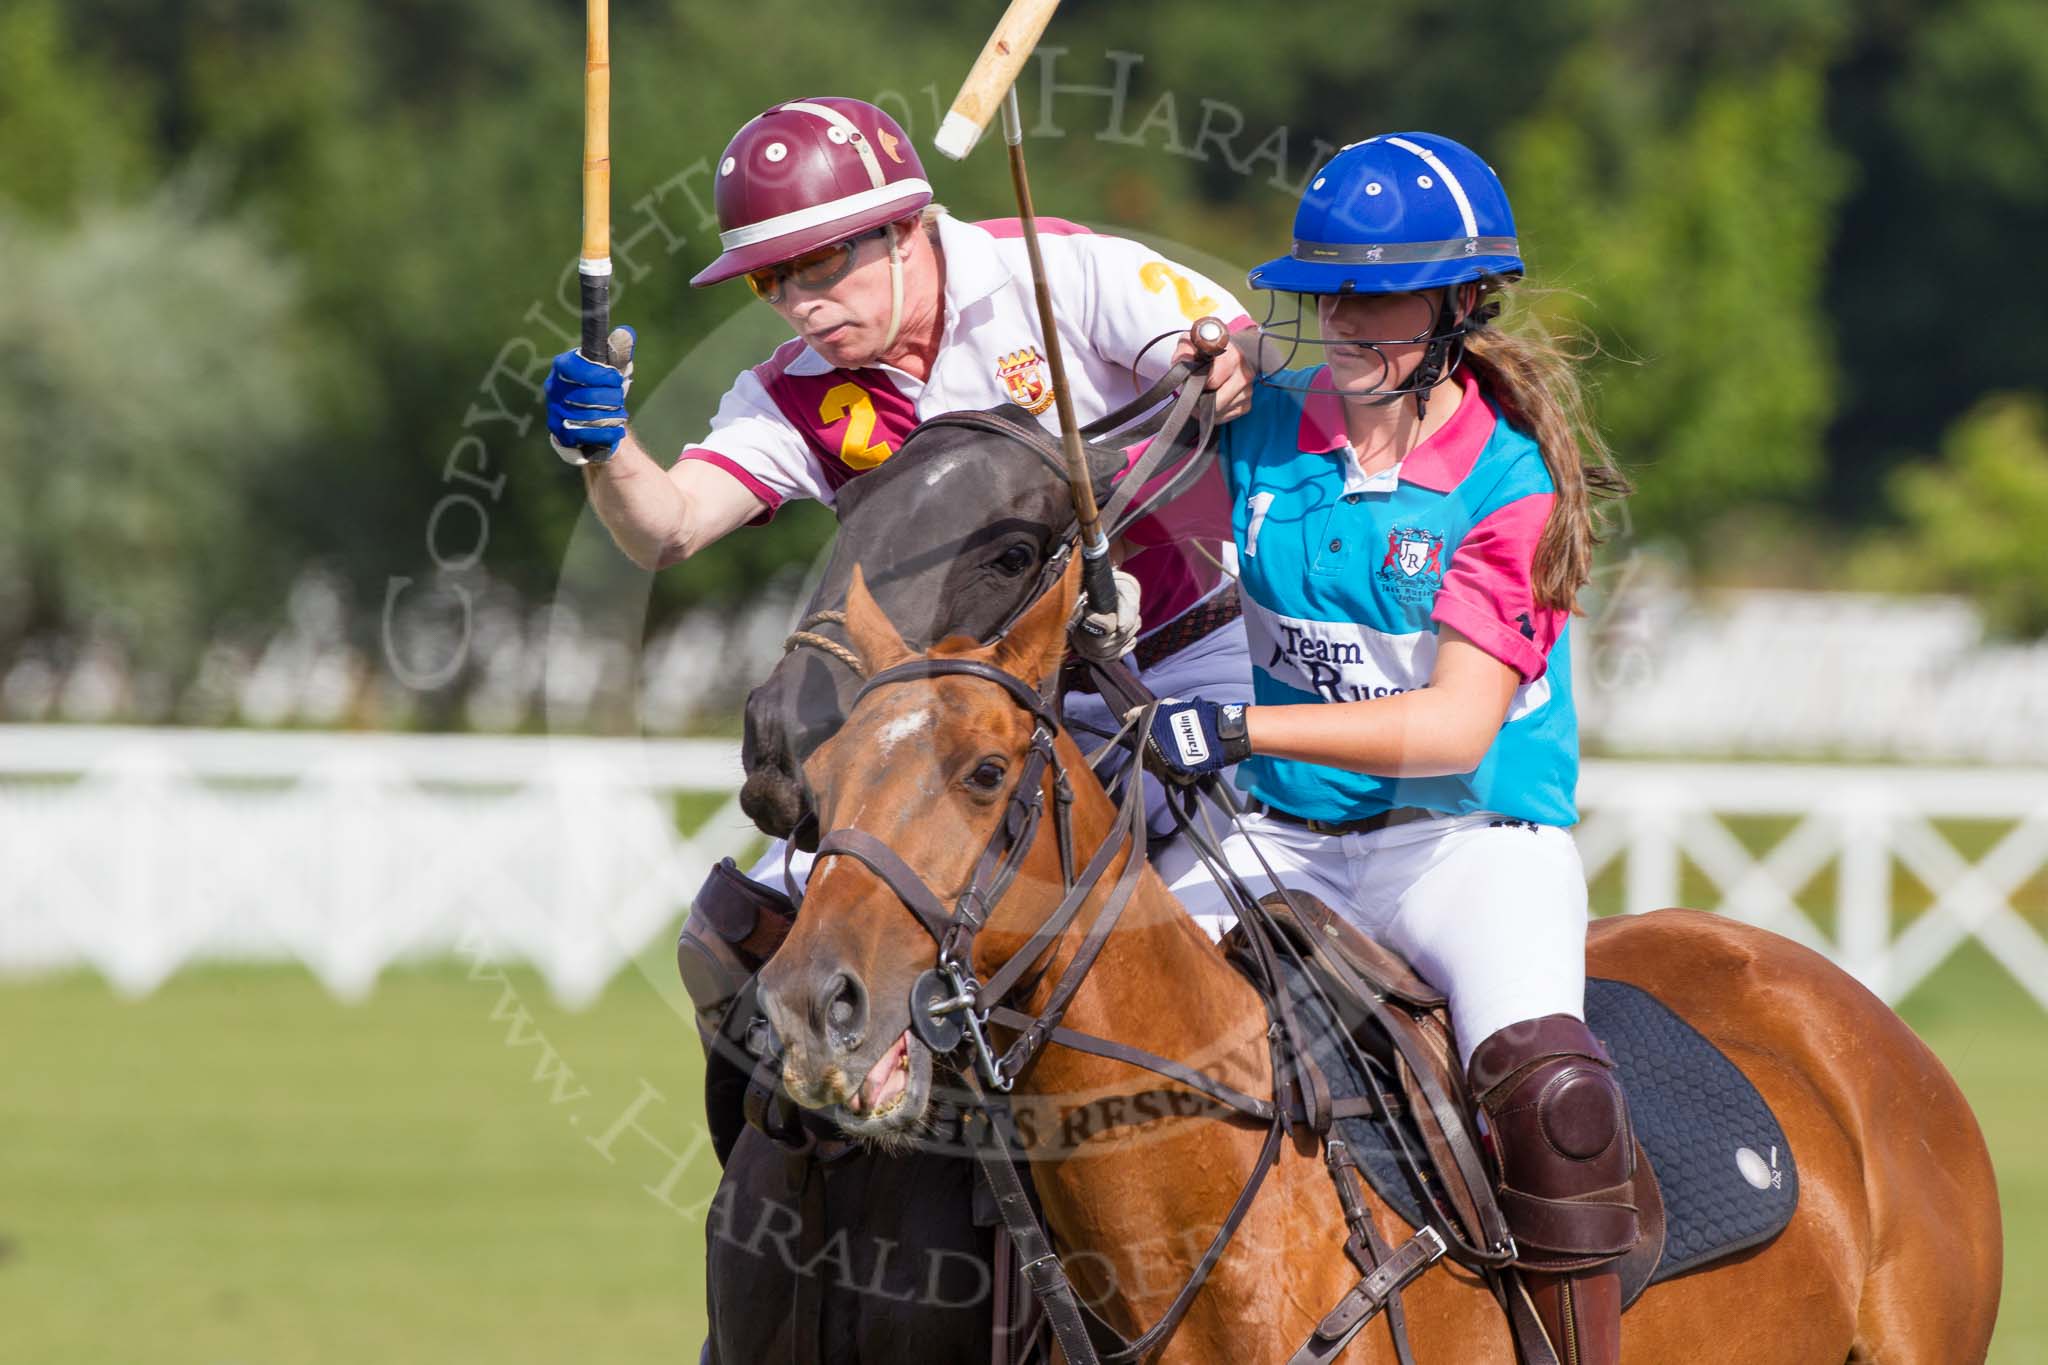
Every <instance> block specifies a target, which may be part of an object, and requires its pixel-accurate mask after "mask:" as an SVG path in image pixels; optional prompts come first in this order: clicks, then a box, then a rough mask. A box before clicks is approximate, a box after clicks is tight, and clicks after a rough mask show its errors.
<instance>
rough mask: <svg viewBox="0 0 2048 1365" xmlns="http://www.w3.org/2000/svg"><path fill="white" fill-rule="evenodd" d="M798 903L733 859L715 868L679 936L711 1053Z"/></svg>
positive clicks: (679, 958) (682, 966)
mask: <svg viewBox="0 0 2048 1365" xmlns="http://www.w3.org/2000/svg"><path fill="white" fill-rule="evenodd" d="M795 919H796V906H795V904H794V903H793V902H791V900H790V899H789V897H787V896H785V895H783V894H782V893H781V892H780V891H777V890H776V889H775V888H773V887H771V886H764V885H762V884H761V883H760V882H757V881H754V880H752V879H751V878H749V877H748V876H747V875H746V874H745V873H743V872H741V871H740V870H739V868H738V866H737V865H735V864H734V862H733V860H732V859H730V858H726V859H723V860H721V861H720V862H719V863H718V864H717V865H716V866H714V867H713V868H712V869H711V871H710V873H709V874H707V875H706V876H705V878H704V885H703V886H702V887H701V888H699V889H698V892H697V898H696V900H695V901H693V902H692V903H691V905H690V914H689V918H687V919H686V920H684V921H683V928H682V932H681V933H680V934H678V935H677V936H676V972H677V973H678V974H679V975H680V976H681V977H682V979H683V988H684V989H685V990H686V991H688V992H689V994H690V1003H691V1004H692V1005H694V1006H695V1007H696V1010H697V1037H698V1041H700V1042H701V1043H703V1044H704V1049H705V1051H706V1052H707V1053H708V1052H710V1051H711V1047H712V1039H713V1037H714V1036H716V1034H717V1033H718V1030H719V1028H720V1026H721V1025H722V1024H723V1022H724V1020H725V1013H726V1010H727V1008H728V1007H730V1006H731V1004H732V1002H733V998H734V997H735V996H737V995H738V994H739V993H740V990H741V988H742V987H744V986H745V985H746V984H747V981H748V980H749V979H750V978H751V977H752V976H753V975H754V973H755V972H758V971H760V970H761V965H762V964H763V963H765V962H766V961H767V960H768V959H769V958H770V957H772V956H774V954H775V950H776V949H777V948H778V947H780V946H781V944H782V940H783V938H784V937H785V936H787V935H788V933H789V926H790V924H791V923H792V922H793V921H794V920H795Z"/></svg>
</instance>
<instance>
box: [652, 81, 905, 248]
mask: <svg viewBox="0 0 2048 1365" xmlns="http://www.w3.org/2000/svg"><path fill="white" fill-rule="evenodd" d="M714 183H715V185H716V189H715V191H714V193H713V199H714V202H715V203H716V204H717V207H718V227H719V232H718V242H719V245H720V246H721V247H722V248H724V250H723V252H722V254H721V255H720V256H719V257H718V259H717V260H715V261H713V262H712V263H711V264H710V265H708V266H706V267H704V269H702V270H700V271H698V272H697V274H696V276H695V277H694V278H692V279H691V281H690V283H691V284H693V285H700V286H701V285H707V284H717V283H718V282H719V281H720V280H729V279H732V278H734V277H735V276H738V275H744V274H746V273H747V272H748V271H749V270H759V269H761V267H763V266H769V265H776V264H779V263H781V262H783V261H787V260H792V259H794V258H795V257H798V256H801V255H803V254H804V253H805V252H806V251H815V250H816V249H817V248H819V247H821V246H830V245H831V244H832V243H834V242H843V241H845V240H846V239H847V238H849V237H858V236H860V235H861V234H862V233H864V232H868V231H870V230H872V229H874V228H878V227H881V226H882V225H883V224H885V223H893V222H895V221H896V220H897V219H899V218H904V217H907V216H909V215H910V214H913V213H915V212H917V211H918V210H919V209H921V208H923V207H924V206H925V205H926V204H929V203H930V202H931V201H932V187H931V185H930V183H929V182H927V181H926V180H925V176H924V164H923V163H922V162H920V161H919V160H918V159H917V150H916V149H915V148H914V147H912V146H911V145H910V135H909V134H907V133H905V132H904V131H903V128H902V126H901V125H900V124H898V123H897V122H896V120H895V119H893V118H890V117H889V116H888V115H887V114H885V113H883V112H882V111H881V110H880V109H877V108H876V107H875V106H874V105H872V104H867V103H864V102H862V101H860V100H853V99H845V98H843V97H840V96H837V95H824V96H819V97H817V98H814V99H801V100H792V101H790V102H789V103H787V104H778V105H776V106H775V107H773V108H772V109H769V110H767V111H766V112H764V113H761V114H758V115H756V116H755V117H754V118H753V119H752V120H751V121H749V122H748V124H747V125H746V127H744V128H742V129H740V130H739V132H737V133H735V134H733V139H732V141H731V142H729V143H727V144H726V148H725V155H724V156H723V157H721V158H719V162H718V173H717V176H716V177H715V181H714Z"/></svg>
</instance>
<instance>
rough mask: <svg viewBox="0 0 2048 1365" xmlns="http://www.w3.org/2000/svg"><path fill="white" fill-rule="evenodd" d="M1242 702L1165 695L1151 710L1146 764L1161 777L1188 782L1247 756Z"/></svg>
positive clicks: (1249, 750) (1249, 749) (1248, 743)
mask: <svg viewBox="0 0 2048 1365" xmlns="http://www.w3.org/2000/svg"><path fill="white" fill-rule="evenodd" d="M1244 712H1245V703H1244V702H1241V701H1232V702H1214V701H1204V700H1202V699H1201V698H1200V697H1196V698H1195V699H1193V700H1192V701H1180V700H1177V699H1173V698H1168V699H1167V700H1165V701H1162V702H1160V703H1159V709H1158V710H1157V711H1155V712H1154V713H1153V714H1152V733H1151V735H1150V736H1148V738H1147V743H1146V745H1145V757H1146V766H1148V767H1150V768H1151V769H1152V770H1153V771H1154V772H1156V773H1158V774H1159V775H1160V776H1161V777H1164V778H1167V779H1169V780H1171V781H1174V782H1180V783H1188V782H1193V781H1194V780H1195V779H1196V778H1198V777H1201V776H1202V775H1203V774H1205V773H1214V772H1221V771H1222V770H1223V769H1225V768H1228V767H1229V766H1230V765H1231V764H1233V763H1238V762H1242V761H1243V760H1244V759H1247V758H1250V757H1251V756H1252V742H1251V738H1250V736H1249V735H1248V734H1247V732H1246V728H1245V720H1244Z"/></svg>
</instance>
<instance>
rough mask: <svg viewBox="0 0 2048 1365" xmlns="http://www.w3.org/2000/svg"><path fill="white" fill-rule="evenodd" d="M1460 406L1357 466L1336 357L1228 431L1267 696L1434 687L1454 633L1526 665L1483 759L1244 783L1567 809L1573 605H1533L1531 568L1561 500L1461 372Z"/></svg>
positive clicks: (1567, 816) (1294, 810)
mask: <svg viewBox="0 0 2048 1365" xmlns="http://www.w3.org/2000/svg"><path fill="white" fill-rule="evenodd" d="M1458 382H1459V383H1460V384H1462V385H1463V390H1464V392H1463V398H1462V401H1461V402H1460V403H1459V406H1458V411H1457V412H1456V414H1454V415H1453V416H1452V418H1451V420H1450V421H1449V422H1447V423H1445V424H1444V426H1443V427H1442V428H1441V429H1439V430H1438V431H1437V432H1436V433H1435V434H1434V435H1432V436H1431V437H1430V438H1429V439H1428V440H1427V441H1425V442H1424V443H1423V444H1422V445H1420V446H1418V447H1416V448H1415V449H1414V450H1413V451H1411V452H1409V454H1408V456H1407V457H1406V458H1405V459H1404V460H1403V461H1402V462H1401V463H1400V464H1399V465H1398V466H1397V467H1396V468H1394V469H1391V470H1386V471H1382V472H1381V473H1380V474H1378V475H1373V476H1367V475H1365V474H1363V473H1361V472H1360V470H1359V468H1358V464H1357V459H1356V456H1355V455H1354V454H1353V452H1352V450H1351V445H1350V442H1349V440H1348V439H1347V437H1346V435H1345V431H1344V413H1343V400H1342V399H1341V398H1339V397H1338V395H1337V394H1336V393H1335V392H1334V391H1333V390H1332V387H1331V382H1330V376H1329V370H1328V368H1327V367H1325V366H1317V367H1315V368H1313V369H1307V370H1289V371H1283V372H1282V373H1281V374H1279V375H1276V376H1274V377H1273V379H1272V380H1271V381H1269V382H1268V383H1267V384H1264V385H1261V386H1260V387H1259V388H1258V389H1257V390H1256V396H1255V401H1254V403H1253V406H1252V410H1251V411H1250V412H1249V413H1247V414H1245V415H1244V416H1243V417H1240V418H1239V419H1237V420H1236V421H1235V422H1232V423H1231V424H1230V425H1229V426H1227V427H1226V428H1224V434H1223V441H1222V444H1221V447H1220V451H1221V460H1222V464H1223V468H1224V472H1225V475H1226V477H1227V479H1228V481H1229V487H1230V496H1231V499H1232V502H1233V504H1234V506H1233V512H1232V530H1233V532H1234V534H1235V537H1236V541H1237V549H1238V563H1239V569H1240V574H1241V577H1240V587H1241V590H1242V593H1243V597H1244V614H1245V625H1246V629H1247V631H1248V633H1249V637H1250V642H1251V659H1252V681H1253V694H1254V696H1255V698H1256V699H1257V700H1258V701H1259V702H1260V703H1262V704H1271V705H1286V704H1293V703H1302V702H1341V701H1367V700H1371V699H1374V698H1378V697H1387V696H1393V695H1395V694H1397V693H1401V692H1407V691H1411V690H1413V689H1415V688H1418V687H1422V686H1425V685H1426V684H1427V683H1428V682H1429V678H1430V674H1431V671H1432V670H1433V669H1434V667H1435V664H1436V650H1437V637H1438V631H1439V629H1440V627H1442V626H1446V625H1447V626H1450V627H1452V628H1453V629H1455V630H1457V631H1458V632H1459V633H1460V634H1462V635H1464V636H1465V637H1466V638H1468V639H1470V640H1471V641H1472V642H1473V643H1474V644H1476V645H1477V646H1478V647H1479V648H1481V649H1483V650H1485V651H1486V652H1487V653H1488V654H1491V655H1492V656H1493V657H1494V658H1496V659H1499V660H1500V661H1501V662H1502V663H1504V664H1506V665H1508V666H1509V667H1510V668H1512V669H1514V670H1515V672H1516V674H1517V675H1518V676H1519V677H1520V678H1521V680H1522V681H1521V686H1520V687H1519V688H1517V689H1516V692H1515V695H1514V700H1513V703H1512V704H1511V705H1510V707H1509V709H1508V714H1507V720H1506V722H1505V723H1504V724H1503V725H1502V726H1501V730H1500V735H1499V737H1498V738H1496V739H1495V740H1494V742H1493V745H1492V747H1491V748H1489V749H1488V750H1487V752H1486V756H1485V758H1484V759H1483V760H1482V761H1481V762H1480V764H1479V766H1478V767H1477V768H1475V769H1473V770H1472V771H1471V772H1468V773H1457V774H1453V775H1450V776H1444V777H1402V778H1392V777H1375V776H1371V775H1369V774H1365V773H1353V772H1345V771H1343V770H1341V769H1337V768H1330V767H1325V766H1323V765H1321V764H1314V763H1299V762H1295V761H1292V760H1289V759H1276V758H1264V757H1254V758H1251V759H1248V760H1246V761H1245V762H1244V763H1243V764H1241V765H1240V766H1239V768H1238V784H1239V785H1240V786H1242V787H1243V788H1244V789H1245V790H1247V791H1249V792H1250V793H1251V794H1252V795H1254V796H1256V797H1258V798H1259V799H1260V800H1262V801H1264V802H1266V803H1267V804H1268V805H1270V806H1273V807H1275V808H1277V809H1279V810H1282V811H1285V812H1288V813H1289V814H1292V815H1296V816H1300V817H1303V818H1306V819H1317V820H1352V819H1358V818H1361V817H1363V816H1367V815H1372V814H1374V813H1376V812H1378V811H1382V810H1387V809H1389V808H1392V807H1395V806H1421V807H1424V808H1427V809H1430V810H1440V811H1444V812H1447V813H1451V814H1467V813H1473V812H1479V811H1489V812H1493V813H1496V814H1500V815H1503V816H1508V817H1511V818H1514V819H1520V820H1529V821H1533V822H1535V823H1537V824H1545V825H1570V824H1573V823H1575V822H1576V821H1577V819H1578V813H1577V810H1576V808H1575V806H1574V792H1575V789H1576V788H1577V785H1578V762H1579V759H1578V755H1579V744H1578V718H1577V715H1576V713H1575V712H1574V711H1573V708H1572V687H1571V644H1570V631H1569V625H1570V619H1571V617H1570V613H1569V612H1566V611H1561V610H1557V609H1555V608H1550V607H1543V606H1539V605H1538V604H1537V602H1536V601H1535V595H1534V591H1533V585H1532V582H1531V574H1530V568H1531V564H1532V562H1533V560H1534V557H1535V552H1536V542H1537V539H1538V537H1540V536H1541V535H1542V533H1543V524H1544V521H1545V520H1546V518H1548V516H1549V515H1550V508H1551V504H1552V503H1553V502H1555V501H1556V493H1555V491H1554V489H1553V487H1552V484H1551V480H1550V472H1549V470H1548V469H1547V468H1545V466H1544V463H1543V456H1542V454H1541V452H1540V451H1538V449H1537V447H1536V443H1535V441H1534V440H1532V439H1531V438H1530V437H1529V436H1528V435H1526V434H1525V433H1523V432H1522V431H1519V430H1517V429H1516V428H1515V427H1513V426H1511V425H1510V424H1509V423H1508V422H1507V421H1506V419H1504V418H1503V417H1502V416H1501V415H1500V412H1499V410H1498V409H1497V408H1496V407H1495V406H1494V405H1493V404H1492V402H1490V401H1489V400H1488V399H1487V397H1486V394H1485V392H1484V391H1483V390H1482V389H1481V387H1480V386H1479V384H1478V382H1477V380H1475V379H1474V378H1473V376H1472V374H1471V373H1470V372H1469V371H1466V372H1463V373H1461V374H1460V375H1459V377H1458Z"/></svg>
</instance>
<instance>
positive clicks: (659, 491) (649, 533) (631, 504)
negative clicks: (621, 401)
mask: <svg viewBox="0 0 2048 1365" xmlns="http://www.w3.org/2000/svg"><path fill="white" fill-rule="evenodd" d="M583 484H584V487H585V488H586V489H588V490H589V492H590V506H591V508H592V509H593V510H594V511H595V512H596V513H597V517H598V520H600V521H602V522H603V523H604V524H605V529H606V530H608V531H610V532H611V533H612V540H613V541H614V542H615V543H616V544H617V545H618V547H619V549H620V550H621V551H623V552H624V553H625V555H626V557H627V558H628V559H630V560H632V561H633V562H634V563H635V564H637V565H639V566H640V567H641V568H643V569H647V570H649V571H652V570H655V569H660V568H665V567H666V566H668V565H670V564H674V563H676V562H677V561H679V560H683V559H687V558H688V557H689V556H690V555H691V554H693V553H694V552H695V551H696V550H698V549H700V548H702V547H701V546H698V545H694V544H692V543H691V537H690V535H689V523H690V508H689V501H688V499H687V498H685V497H684V495H683V491H682V489H680V488H678V487H677V486H676V485H675V483H674V481H673V480H671V479H670V478H669V477H668V471H666V470H664V469H663V468H662V467H661V466H660V465H659V464H657V463H655V460H654V457H653V456H651V455H649V454H648V453H647V451H646V449H645V448H643V447H642V446H641V444H640V442H639V441H638V440H637V439H636V438H635V437H634V435H633V433H632V431H631V430H630V429H628V431H627V432H626V438H625V439H624V440H622V441H620V442H619V449H618V453H617V454H615V455H614V456H612V458H611V459H609V460H606V461H605V462H604V463H603V464H589V465H585V466H584V467H583Z"/></svg>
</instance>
